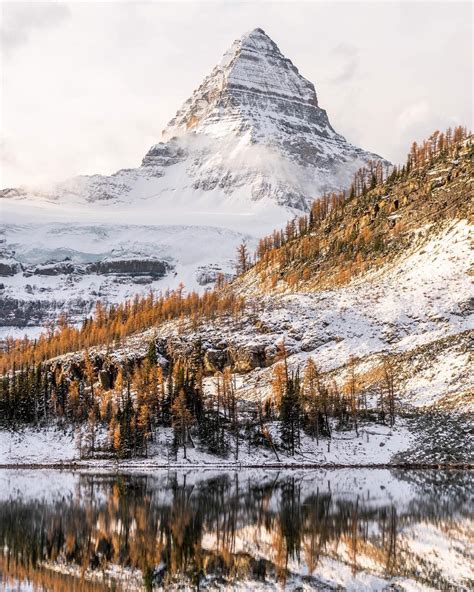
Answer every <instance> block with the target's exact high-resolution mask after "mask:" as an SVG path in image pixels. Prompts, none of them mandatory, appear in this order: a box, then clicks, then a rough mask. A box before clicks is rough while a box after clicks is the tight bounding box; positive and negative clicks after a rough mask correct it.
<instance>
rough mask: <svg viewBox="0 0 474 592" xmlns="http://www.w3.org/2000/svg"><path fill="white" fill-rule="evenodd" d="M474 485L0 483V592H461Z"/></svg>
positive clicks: (358, 475)
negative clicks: (299, 591) (127, 591)
mask: <svg viewBox="0 0 474 592" xmlns="http://www.w3.org/2000/svg"><path fill="white" fill-rule="evenodd" d="M472 493H473V474H472V473H470V472H466V471H452V472H451V471H450V472H443V471H409V472H401V471H398V472H393V471H388V470H334V471H329V470H325V471H321V470H318V471H316V470H315V471H313V470H311V471H310V470H304V471H264V470H261V471H256V470H253V471H239V472H206V471H204V470H202V469H195V470H190V471H188V472H184V471H172V472H167V471H155V472H153V473H148V474H146V475H144V474H138V473H135V474H110V473H102V474H94V473H90V472H84V473H77V472H76V473H71V472H58V471H30V470H22V471H18V470H16V471H13V470H1V471H0V590H2V591H7V590H8V591H13V590H15V591H17V590H19V591H22V592H23V591H36V590H41V591H43V590H44V591H56V590H57V591H64V592H66V591H75V590H77V591H81V592H82V591H103V590H117V591H118V590H178V589H179V590H273V589H275V590H346V589H347V590H409V591H411V592H413V591H419V590H433V589H434V590H456V591H457V590H470V589H474V575H473V568H472V565H473V557H472V548H473V547H474V541H473V532H474V531H473V521H472Z"/></svg>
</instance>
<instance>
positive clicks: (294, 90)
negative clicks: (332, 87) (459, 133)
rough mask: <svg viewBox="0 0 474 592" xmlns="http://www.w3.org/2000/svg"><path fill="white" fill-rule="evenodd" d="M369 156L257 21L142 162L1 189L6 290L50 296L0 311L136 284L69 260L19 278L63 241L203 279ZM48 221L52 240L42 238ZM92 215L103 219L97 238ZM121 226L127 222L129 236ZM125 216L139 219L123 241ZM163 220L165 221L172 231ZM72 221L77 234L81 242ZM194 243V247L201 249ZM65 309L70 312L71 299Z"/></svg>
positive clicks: (59, 257) (344, 180) (59, 258)
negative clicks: (335, 123)
mask: <svg viewBox="0 0 474 592" xmlns="http://www.w3.org/2000/svg"><path fill="white" fill-rule="evenodd" d="M375 160H381V159H380V157H378V156H377V155H375V154H372V153H369V152H365V151H364V150H362V149H360V148H356V147H355V146H353V145H351V144H350V143H348V142H347V141H346V140H345V139H344V138H343V137H342V136H341V135H339V134H337V133H336V132H335V131H334V130H333V128H332V127H331V125H330V123H329V120H328V117H327V115H326V112H325V111H324V110H323V109H321V108H320V107H319V105H318V101H317V97H316V92H315V89H314V86H313V84H312V83H310V82H309V81H308V80H306V79H305V78H304V77H303V76H301V74H300V73H299V72H298V70H297V68H296V67H295V66H294V65H293V64H292V62H291V61H290V60H288V59H287V58H286V57H284V56H283V55H282V53H281V52H280V50H279V49H278V47H277V46H276V44H275V43H274V42H273V41H272V40H271V39H270V38H269V37H268V36H267V35H266V34H265V33H264V32H263V31H262V30H261V29H255V30H253V31H251V32H250V33H248V34H246V35H244V36H243V37H241V38H240V39H238V40H237V41H235V42H234V44H233V45H232V47H231V48H230V50H229V51H228V52H227V53H226V54H225V55H224V58H223V59H222V61H221V63H220V64H219V65H218V66H216V68H214V70H213V71H212V72H211V74H210V75H209V76H208V77H207V78H206V79H205V80H204V82H203V83H202V85H201V86H200V87H199V88H198V89H197V90H196V91H195V92H194V93H193V95H192V96H191V98H190V99H189V100H188V101H186V103H185V104H184V105H183V107H182V108H181V109H180V110H179V111H178V113H177V114H176V116H175V118H174V119H172V121H171V122H170V123H169V125H168V127H167V128H166V129H165V130H164V133H163V142H160V143H158V144H156V145H155V146H153V147H151V148H150V150H149V151H148V153H147V154H146V155H145V157H144V159H143V162H142V164H141V166H139V167H137V168H132V169H123V170H120V171H118V172H117V173H115V174H113V175H111V176H103V175H92V176H79V177H75V178H73V179H69V180H66V181H63V182H60V183H54V184H52V185H51V186H48V187H41V188H38V187H37V188H31V187H20V188H13V189H11V188H10V189H4V190H3V191H1V192H0V208H1V213H2V222H3V230H4V231H5V233H4V237H5V238H4V249H3V251H4V259H5V260H6V261H7V262H8V266H7V267H5V268H3V274H2V275H4V276H6V277H8V278H10V277H11V278H13V279H8V280H6V281H5V282H4V284H5V285H6V286H7V288H6V293H5V296H6V297H8V298H11V297H12V291H13V290H15V298H16V299H17V300H18V301H19V305H20V308H21V307H22V306H23V304H22V303H23V301H28V302H29V301H32V300H36V301H39V300H42V301H45V302H49V304H50V306H46V308H45V307H42V309H44V310H45V313H44V314H42V315H39V316H38V315H36V316H35V317H34V318H32V319H30V321H29V320H28V319H27V318H26V317H25V315H24V314H18V315H13V316H12V315H11V314H10V312H11V311H10V310H9V309H8V308H7V313H8V314H9V315H10V316H6V315H5V314H3V315H2V318H1V319H0V321H1V322H2V324H4V325H5V324H7V325H8V324H17V325H18V324H20V325H21V324H25V322H30V324H31V323H33V324H36V323H38V322H39V321H40V317H42V320H44V318H47V317H49V316H51V315H53V316H54V314H55V312H54V311H56V312H57V311H58V309H62V308H64V306H65V305H66V303H67V301H68V300H69V299H70V297H71V294H70V292H68V290H67V286H68V285H71V286H75V285H77V287H78V288H79V291H78V292H76V291H74V295H75V297H76V300H77V298H79V299H82V298H83V295H85V294H86V293H87V292H90V293H91V295H92V296H93V298H92V299H95V296H96V294H97V293H100V294H101V296H102V297H103V298H104V299H105V300H109V301H113V300H114V299H115V298H116V297H117V295H118V294H120V297H123V296H131V295H133V294H134V293H136V292H137V291H141V290H143V288H139V286H137V283H136V282H135V281H133V280H130V281H128V280H127V281H126V282H124V283H122V285H121V288H120V290H118V289H117V286H116V285H115V283H110V282H106V283H104V282H102V283H100V286H99V287H98V285H97V278H96V277H91V275H90V274H87V273H81V274H80V278H79V279H80V281H79V280H78V274H77V273H75V271H72V272H71V271H69V272H68V271H66V272H65V273H63V274H61V278H60V279H59V280H55V281H53V282H52V281H51V279H50V278H49V279H48V280H44V279H42V277H43V276H42V274H36V277H35V281H34V283H32V281H31V280H28V279H27V275H28V269H29V268H31V267H32V266H34V265H36V264H38V263H40V264H54V263H60V264H62V262H63V260H64V257H67V256H69V252H72V254H73V256H72V259H73V260H74V261H76V260H77V261H78V262H81V263H94V262H96V261H97V257H98V254H99V253H102V254H103V256H104V257H110V256H111V252H113V255H112V256H116V254H120V256H121V257H125V258H127V259H141V258H142V257H143V255H144V254H146V255H147V256H150V251H155V253H154V255H153V256H154V257H158V258H160V259H162V260H166V261H167V262H168V263H169V270H168V273H167V274H166V276H165V277H164V278H162V279H161V281H160V284H159V285H160V286H163V287H164V288H166V287H173V286H174V285H175V284H176V283H177V282H178V281H180V280H181V281H184V282H185V283H186V285H187V286H188V287H195V286H196V285H198V284H202V281H200V280H199V277H201V278H202V274H201V270H200V269H199V268H200V267H202V266H203V265H209V264H211V263H215V264H216V265H217V266H218V267H220V268H223V269H224V268H225V271H226V272H227V271H230V270H229V265H228V260H229V258H230V257H231V256H232V253H233V251H235V248H236V246H237V245H238V244H239V243H240V242H241V241H242V240H243V239H247V240H251V239H250V238H249V235H251V236H254V237H256V236H260V235H262V234H263V233H267V232H269V231H271V230H272V229H273V228H275V227H276V226H280V225H282V224H283V223H284V222H285V221H286V220H287V219H288V218H290V217H292V216H294V214H295V212H298V211H301V210H306V209H307V208H308V205H309V204H310V202H311V201H312V200H313V199H315V198H316V197H318V196H319V195H320V194H321V193H323V192H324V191H328V190H337V189H340V188H343V187H346V186H348V185H349V183H350V181H351V180H352V177H353V174H354V172H355V171H356V170H358V169H359V168H360V166H362V165H365V164H367V163H368V162H369V161H375ZM384 162H385V164H387V165H388V163H386V161H384ZM32 223H35V224H36V226H35V227H34V228H32V229H31V235H32V236H34V237H35V240H37V241H38V242H40V243H43V245H42V246H41V248H40V249H39V250H40V251H42V253H43V256H42V258H40V257H39V250H36V253H35V254H34V256H33V258H29V254H31V248H30V244H31V240H30V236H29V233H30V231H29V230H28V229H27V227H26V226H24V225H25V224H32ZM53 223H55V224H56V226H55V227H54V228H55V229H56V230H55V231H54V232H56V231H57V232H56V237H55V240H54V243H55V244H54V248H53V247H52V246H50V245H51V244H52V242H51V236H52V226H51V224H53ZM59 223H61V224H62V226H61V227H59V226H58V224H59ZM71 223H72V224H71ZM112 223H113V224H114V226H112ZM39 224H41V226H39ZM13 225H15V226H13ZM17 225H21V227H19V226H17ZM98 225H101V226H103V227H104V230H103V232H104V236H105V238H104V240H103V241H102V243H103V244H100V242H101V239H100V237H99V236H98V233H97V226H98ZM123 225H128V228H129V230H127V231H126V232H125V234H126V235H127V238H126V239H123V237H122V229H121V226H123ZM129 225H135V226H136V228H135V230H134V231H133V235H134V239H133V240H132V241H131V240H130V234H131V232H130V228H131V226H129ZM144 225H146V226H148V227H149V226H150V225H154V226H156V232H155V233H154V236H153V237H151V231H150V229H149V228H139V226H144ZM168 225H169V226H172V227H173V230H172V232H174V233H175V235H174V237H173V238H171V237H170V232H171V229H170V228H169V227H168V228H166V226H168ZM183 225H184V226H186V227H187V228H183ZM86 226H89V229H86ZM105 226H108V228H107V229H106V228H105ZM190 226H195V227H203V226H206V227H209V226H213V227H216V228H218V229H219V230H215V231H209V230H208V229H204V230H202V229H199V228H195V229H190V228H189V227H190ZM78 227H80V228H81V230H80V234H82V236H83V242H84V244H83V245H82V246H81V248H79V249H77V248H76V243H77V236H78V232H77V229H78ZM179 227H181V228H179ZM213 232H214V234H215V235H219V241H218V244H216V242H215V241H214V240H213V239H212V238H211V239H210V240H209V239H208V237H209V233H211V234H212V233H213ZM99 234H100V233H99ZM144 236H145V237H147V238H146V239H145V238H144ZM59 239H60V241H59ZM111 239H113V240H111ZM59 242H60V243H61V244H59ZM91 243H94V245H95V247H94V248H90V244H91ZM144 243H146V246H145V247H143V244H144ZM178 243H179V248H177V244H178ZM203 243H204V246H203ZM166 246H167V247H168V248H165V247H166ZM88 253H89V254H90V256H89V258H87V257H86V254H88ZM198 253H203V256H202V259H199V257H198ZM190 259H192V264H189V260H190ZM20 266H23V268H25V269H23V270H22V269H21V267H20ZM66 268H67V265H66V266H64V265H63V269H66ZM171 270H172V271H171ZM0 271H1V270H0ZM25 271H26V275H25ZM175 273H176V274H177V276H175V275H174V274H175ZM197 276H199V277H197ZM175 277H176V278H178V279H176V280H175V279H174V278H175ZM79 284H80V285H79ZM151 285H152V287H157V285H156V284H155V283H152V284H151ZM28 286H29V287H28ZM149 287H150V284H147V285H146V289H148V288H149ZM53 292H54V298H55V299H56V300H58V301H59V302H60V303H62V304H59V306H55V305H52V304H51V303H52V294H53ZM39 294H41V297H40V296H39ZM92 299H91V300H92ZM86 308H87V307H86ZM74 312H75V313H76V315H77V313H78V310H77V309H76V310H75V311H74ZM83 312H86V310H85V309H83Z"/></svg>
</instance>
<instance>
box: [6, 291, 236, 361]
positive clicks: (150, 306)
mask: <svg viewBox="0 0 474 592" xmlns="http://www.w3.org/2000/svg"><path fill="white" fill-rule="evenodd" d="M243 309H244V300H243V298H242V297H240V296H236V295H235V294H233V293H231V292H225V293H224V292H223V291H222V290H218V289H214V290H208V291H206V292H204V293H203V294H201V295H199V294H198V293H197V292H190V293H188V294H184V286H183V285H180V286H179V287H178V288H177V289H176V290H174V291H171V292H167V293H166V294H164V295H162V294H159V295H156V294H155V293H153V292H150V293H149V294H147V295H145V296H138V295H137V296H135V298H133V299H131V300H126V301H125V302H123V303H121V304H118V305H110V306H108V307H106V306H104V305H103V304H102V303H101V302H100V301H99V302H97V304H96V308H95V313H94V315H93V316H91V317H88V318H86V319H84V321H83V322H82V324H81V325H80V326H79V327H77V326H75V325H72V324H70V323H68V320H67V317H66V316H65V315H62V316H61V317H60V318H59V320H58V323H57V324H56V325H55V326H54V325H52V326H51V327H50V328H49V329H48V330H47V331H46V332H45V333H43V334H41V335H40V337H39V338H37V339H28V338H27V337H26V336H25V337H24V338H23V339H13V338H7V339H6V342H5V346H4V351H3V352H1V354H0V371H1V372H3V371H6V370H11V369H12V368H13V367H14V365H15V366H16V367H17V368H18V367H19V366H21V365H25V364H26V365H28V366H34V365H35V364H37V363H38V362H41V361H44V360H48V359H51V358H54V357H56V356H60V355H63V354H65V353H68V352H73V351H81V350H86V349H89V348H91V347H93V346H97V345H104V346H106V345H110V346H118V345H120V344H121V343H122V342H123V340H124V339H125V338H126V337H127V336H129V335H131V334H133V333H136V332H138V331H143V330H145V329H148V328H150V327H153V326H154V327H156V326H158V325H160V324H161V323H164V322H166V321H170V320H173V319H180V318H182V319H185V318H186V319H188V320H189V321H190V322H191V323H192V325H193V326H194V327H197V326H198V324H199V323H200V322H202V321H206V320H211V319H215V318H218V317H222V316H225V315H233V316H234V317H237V316H239V314H240V313H241V312H242V311H243Z"/></svg>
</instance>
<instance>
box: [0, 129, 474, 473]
mask: <svg viewBox="0 0 474 592" xmlns="http://www.w3.org/2000/svg"><path fill="white" fill-rule="evenodd" d="M471 159H472V138H471V136H470V135H469V134H468V133H467V132H466V130H464V129H463V128H456V129H455V130H448V131H447V132H445V133H442V134H440V133H438V132H436V133H435V134H433V135H432V136H431V137H430V138H429V139H428V140H427V141H426V142H424V143H423V144H422V145H421V146H417V145H416V144H414V145H413V146H412V148H411V151H410V153H409V155H408V159H407V162H406V164H405V165H404V166H402V167H400V168H393V169H392V170H389V171H388V174H387V171H386V170H385V169H383V168H382V167H381V166H380V165H374V166H373V167H371V166H369V167H368V168H365V169H363V170H361V171H359V173H357V175H356V176H355V179H354V183H353V185H352V187H351V189H350V191H349V192H347V193H338V194H330V195H324V196H322V197H321V198H320V199H318V200H316V201H315V202H314V204H313V206H312V208H311V211H310V213H309V214H308V215H306V216H302V217H300V218H297V219H294V220H292V221H290V222H289V223H288V224H287V226H286V228H284V229H283V230H279V231H275V232H274V233H273V234H271V235H269V236H267V237H264V238H262V240H261V241H260V244H259V247H258V249H257V252H256V254H255V257H252V255H251V254H250V253H249V251H248V248H247V246H246V245H245V244H244V243H243V244H242V245H241V246H240V247H239V249H238V252H237V253H236V267H237V271H238V276H237V277H236V279H235V280H234V281H233V282H232V283H230V284H227V283H226V282H225V281H224V279H223V278H218V281H217V284H216V287H215V288H214V289H213V290H209V291H207V292H205V293H204V294H203V295H201V296H199V295H198V294H196V293H189V294H187V293H186V292H185V289H184V287H180V288H179V289H178V290H176V291H174V292H170V293H168V294H165V295H155V294H152V293H150V294H149V295H148V296H147V297H142V298H138V297H137V298H136V299H134V300H133V301H129V302H125V303H123V304H122V305H119V306H113V307H109V308H106V307H104V306H102V305H101V303H98V304H97V307H96V312H95V315H94V317H93V318H88V319H85V320H84V322H83V323H82V325H81V326H73V325H70V324H68V321H67V319H66V318H64V317H63V318H61V319H60V320H59V322H58V324H57V326H55V327H49V328H48V331H47V332H46V333H45V334H44V335H42V336H41V337H40V338H39V339H36V340H28V339H26V338H25V339H21V340H13V339H10V340H8V341H7V342H6V343H5V346H4V351H3V352H2V357H1V368H2V372H3V376H2V378H1V381H0V429H1V431H0V464H24V463H31V464H38V463H39V464H43V463H51V462H73V461H74V462H86V463H87V462H89V461H91V460H94V461H95V460H99V459H102V460H103V462H108V461H112V460H116V459H118V460H121V461H122V462H123V461H124V460H125V459H129V460H128V462H130V459H135V462H142V463H152V464H153V463H155V464H180V463H201V464H202V463H206V464H209V463H211V464H212V463H217V464H219V463H221V464H222V463H243V464H247V465H260V464H276V465H281V464H313V465H319V464H340V465H354V464H368V465H373V464H387V463H392V464H393V463H395V464H403V463H412V464H417V465H424V464H456V465H460V464H461V465H462V464H466V463H468V462H469V460H468V459H469V458H470V446H471V445H470V444H469V436H468V416H469V412H470V411H471V410H472V403H473V396H472V395H473V386H474V385H473V384H472V376H471V375H470V373H469V362H470V357H469V356H470V354H469V349H470V348H469V344H470V340H471V338H472V315H471V311H470V308H469V306H470V305H469V303H470V296H469V294H470V281H469V275H468V274H469V273H470V272H472V256H471V255H472V253H471V252H470V242H469V237H470V234H471V232H472V214H473V211H472V186H471V183H472V163H471ZM41 438H43V439H42V440H41V441H42V442H43V444H44V447H43V448H44V449H42V450H41V451H39V452H38V453H36V452H35V451H34V449H35V446H37V448H38V446H39V445H37V443H38V442H39V440H40V439H41ZM53 440H54V441H55V442H57V443H59V448H61V450H60V451H59V452H58V453H57V455H56V456H54V455H53V454H52V452H51V449H52V444H51V442H52V441H53ZM35 442H36V444H35ZM48 446H49V448H48ZM137 459H141V460H140V461H137Z"/></svg>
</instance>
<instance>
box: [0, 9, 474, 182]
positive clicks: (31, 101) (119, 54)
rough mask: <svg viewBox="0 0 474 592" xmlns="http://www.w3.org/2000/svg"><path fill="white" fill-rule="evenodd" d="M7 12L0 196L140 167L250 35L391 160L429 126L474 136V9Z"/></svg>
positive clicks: (350, 134)
mask: <svg viewBox="0 0 474 592" xmlns="http://www.w3.org/2000/svg"><path fill="white" fill-rule="evenodd" d="M1 16H2V18H1V23H2V25H1V26H2V32H1V41H2V64H1V65H2V74H1V76H2V78H1V99H2V104H1V128H2V129H1V132H2V146H1V148H2V154H1V158H2V178H1V179H0V181H1V183H0V184H1V186H2V187H5V186H14V185H18V184H21V183H38V182H43V181H49V180H53V179H58V180H59V179H62V178H65V177H68V176H70V175H75V174H79V173H112V172H114V171H115V170H117V169H119V168H123V167H132V166H136V165H138V164H139V163H140V161H141V158H142V156H143V155H144V153H145V152H146V151H147V149H148V148H149V146H150V145H152V144H153V143H156V142H157V141H159V140H160V134H161V130H162V129H163V128H164V126H165V125H166V123H167V122H168V120H169V119H171V118H172V117H173V115H174V114H175V112H176V110H177V109H178V108H179V107H180V105H181V103H182V102H183V101H184V100H186V99H187V98H188V96H189V95H190V94H191V93H192V91H193V89H194V88H195V87H196V86H198V85H199V83H200V82H201V80H202V78H203V77H204V76H205V75H206V74H208V73H209V71H210V70H211V69H212V67H213V66H214V65H215V64H216V63H217V62H219V60H220V58H221V55H222V53H223V52H224V51H225V50H226V49H227V48H228V47H229V46H230V45H231V43H232V41H233V40H234V39H235V38H237V37H239V36H240V35H241V34H242V33H244V32H245V31H247V30H250V29H253V28H254V27H257V26H258V27H262V28H263V29H264V30H265V31H266V32H267V33H268V34H269V35H270V36H271V37H272V38H273V40H274V41H275V42H276V43H277V44H278V46H279V47H280V49H281V51H282V52H283V53H284V54H285V55H286V56H287V57H289V58H290V59H291V60H292V61H293V63H294V64H295V65H296V66H297V67H298V68H299V70H300V72H301V73H302V74H303V75H304V76H305V77H306V78H308V79H309V80H311V81H312V82H313V83H314V84H315V87H316V92H317V94H318V99H319V104H320V106H321V107H323V108H325V109H326V110H327V112H328V115H329V119H330V121H331V123H332V125H333V127H334V128H335V129H336V131H338V132H339V133H342V134H343V135H345V136H346V137H347V138H348V139H349V140H350V141H351V142H353V143H355V144H357V145H359V146H361V147H363V148H366V149H368V150H371V151H374V152H377V153H379V154H380V155H382V156H384V157H386V158H388V159H389V160H391V161H392V162H399V161H401V160H402V159H403V158H404V156H405V154H406V151H407V149H408V147H409V145H410V144H411V142H412V141H413V140H420V139H423V138H424V137H426V136H427V135H429V134H430V133H431V131H433V130H435V129H437V128H439V129H441V128H446V127H448V126H449V125H457V124H463V125H467V126H468V127H470V128H471V127H472V6H471V4H470V3H464V4H459V3H454V2H436V3H428V2H413V1H412V2H382V1H379V2H364V3H361V2H350V3H342V2H334V1H333V2H330V3H324V2H296V1H292V2H277V3H270V2H255V1H254V2H234V1H231V0H221V1H220V2H177V1H176V0H174V1H173V2H153V3H152V4H151V3H140V4H138V3H132V2H127V3H125V2H109V3H93V2H87V3H79V2H74V3H33V4H27V3H3V4H2V15H1Z"/></svg>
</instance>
